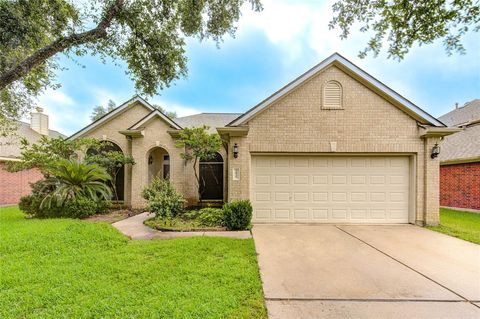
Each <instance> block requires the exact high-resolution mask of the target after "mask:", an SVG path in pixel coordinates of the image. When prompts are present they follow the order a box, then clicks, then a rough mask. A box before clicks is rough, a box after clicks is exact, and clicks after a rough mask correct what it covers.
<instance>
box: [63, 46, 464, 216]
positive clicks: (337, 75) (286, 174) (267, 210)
mask: <svg viewBox="0 0 480 319" xmlns="http://www.w3.org/2000/svg"><path fill="white" fill-rule="evenodd" d="M201 124H206V125H209V126H210V127H211V128H210V129H211V130H212V131H216V132H218V133H219V135H220V136H221V137H222V139H223V141H224V147H223V148H222V150H221V151H220V152H219V154H218V156H217V157H216V158H215V159H213V160H211V161H209V162H208V163H204V162H200V163H199V164H198V165H199V167H198V168H199V171H200V175H201V180H202V183H203V185H201V186H200V187H203V188H204V191H205V192H206V193H207V194H208V196H207V197H206V198H203V199H206V200H221V201H231V200H235V199H250V201H251V202H252V205H253V208H254V213H253V222H255V223H262V222H265V223H330V222H335V223H375V224H379V223H383V224H386V223H417V224H422V225H423V224H431V225H433V224H437V223H438V221H439V186H438V185H439V160H438V158H432V156H431V155H432V151H434V150H435V149H436V148H435V145H436V144H437V143H440V139H441V138H442V137H443V136H446V135H449V134H452V133H455V132H457V131H459V129H458V128H449V127H447V126H445V125H444V124H443V123H442V122H440V121H439V120H437V119H436V118H435V117H433V116H431V115H430V114H428V113H427V112H425V111H423V110H422V109H421V108H419V107H418V106H416V105H414V104H413V103H411V102H410V101H408V100H407V99H405V98H404V97H402V96H400V95H399V94H398V93H396V92H395V91H393V90H392V89H390V88H388V87H387V86H385V85H384V84H383V83H381V82H380V81H378V80H377V79H375V78H373V77H372V76H371V75H369V74H368V73H366V72H365V71H363V70H361V69H360V68H359V67H357V66H356V65H354V64H353V63H351V62H350V61H348V60H347V59H345V58H344V57H342V56H341V55H339V54H333V55H332V56H330V57H328V58H327V59H325V60H324V61H322V62H321V63H319V64H318V65H316V66H315V67H313V68H312V69H310V70H308V71H307V72H306V73H304V74H303V75H301V76H300V77H298V78H297V79H295V80H294V81H292V82H291V83H289V84H287V85H286V86H285V87H283V88H281V89H280V90H279V91H277V92H276V93H274V94H273V95H271V96H270V97H268V98H267V99H265V100H264V101H262V102H260V103H259V104H258V105H256V106H255V107H253V108H252V109H250V110H249V111H247V112H246V113H244V114H223V113H209V114H200V115H194V116H190V117H183V118H177V119H170V118H168V117H167V116H166V115H165V114H163V113H161V112H160V111H158V110H157V109H154V108H153V107H152V106H151V105H150V104H149V103H148V102H146V101H145V100H144V99H142V98H140V97H134V98H133V99H131V100H129V101H127V102H125V103H124V104H122V105H120V106H119V107H117V108H116V109H115V110H113V111H111V112H110V113H108V114H107V115H105V116H104V117H102V118H101V119H99V120H97V121H96V122H94V123H92V124H90V125H88V126H86V127H85V128H83V129H81V130H80V131H79V132H77V133H75V134H74V135H72V136H71V137H70V138H71V139H76V138H81V137H95V138H98V139H103V140H108V141H110V142H112V143H114V144H115V145H116V146H117V148H118V150H120V151H122V152H124V153H126V154H129V155H131V156H133V157H134V159H135V162H136V164H135V165H128V166H127V167H125V168H124V171H123V173H124V175H123V177H122V183H123V195H122V196H123V198H124V200H125V203H126V204H127V205H132V206H134V207H142V206H144V205H145V202H144V201H143V199H142V197H141V190H142V189H143V188H144V187H145V186H146V185H148V183H149V182H150V180H151V178H152V177H153V176H160V177H161V178H169V179H170V180H171V181H172V183H173V184H174V186H175V187H176V189H177V190H178V191H179V192H181V193H182V194H183V195H184V197H185V198H186V199H187V201H188V202H189V203H190V204H194V203H196V202H197V201H198V200H199V198H198V191H197V187H198V186H197V185H196V183H195V182H194V181H195V178H194V172H193V169H192V167H191V165H190V164H187V163H185V161H184V160H183V159H182V158H181V156H180V153H182V152H184V151H185V150H184V149H180V148H177V147H175V138H176V136H178V132H179V131H180V130H182V128H184V127H190V126H198V125H201ZM212 167H214V168H212Z"/></svg>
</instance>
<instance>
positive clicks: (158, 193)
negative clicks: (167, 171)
mask: <svg viewBox="0 0 480 319" xmlns="http://www.w3.org/2000/svg"><path fill="white" fill-rule="evenodd" d="M142 196H143V198H145V199H146V200H147V202H148V207H147V209H148V210H149V211H150V212H153V213H155V218H162V219H163V218H168V219H171V218H173V217H176V216H178V215H179V214H180V213H182V211H183V205H184V203H185V200H184V199H183V196H182V195H181V194H179V193H178V192H177V191H176V190H175V188H174V187H173V185H172V183H171V182H170V181H169V180H164V179H160V178H158V177H156V178H154V180H153V181H152V183H151V184H150V185H149V186H147V187H145V188H144V190H143V191H142Z"/></svg>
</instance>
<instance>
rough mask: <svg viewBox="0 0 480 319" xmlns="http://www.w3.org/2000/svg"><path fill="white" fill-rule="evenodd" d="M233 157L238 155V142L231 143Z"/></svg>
mask: <svg viewBox="0 0 480 319" xmlns="http://www.w3.org/2000/svg"><path fill="white" fill-rule="evenodd" d="M233 157H234V158H237V157H238V144H237V143H235V144H233Z"/></svg>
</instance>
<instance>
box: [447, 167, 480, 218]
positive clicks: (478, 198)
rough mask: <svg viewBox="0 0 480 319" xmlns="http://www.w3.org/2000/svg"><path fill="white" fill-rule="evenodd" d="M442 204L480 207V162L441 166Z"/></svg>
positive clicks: (471, 207)
mask: <svg viewBox="0 0 480 319" xmlns="http://www.w3.org/2000/svg"><path fill="white" fill-rule="evenodd" d="M440 205H441V206H448V207H459V208H470V209H480V162H479V163H464V164H455V165H443V166H440Z"/></svg>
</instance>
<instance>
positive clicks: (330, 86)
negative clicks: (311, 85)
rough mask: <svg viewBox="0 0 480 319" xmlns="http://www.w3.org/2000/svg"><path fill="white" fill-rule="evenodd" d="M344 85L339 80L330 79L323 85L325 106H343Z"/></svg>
mask: <svg viewBox="0 0 480 319" xmlns="http://www.w3.org/2000/svg"><path fill="white" fill-rule="evenodd" d="M342 94H343V92H342V86H341V85H340V83H338V82H337V81H328V82H327V83H325V85H324V86H323V106H322V107H323V108H324V109H341V108H343V101H342V100H343V97H342Z"/></svg>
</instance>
